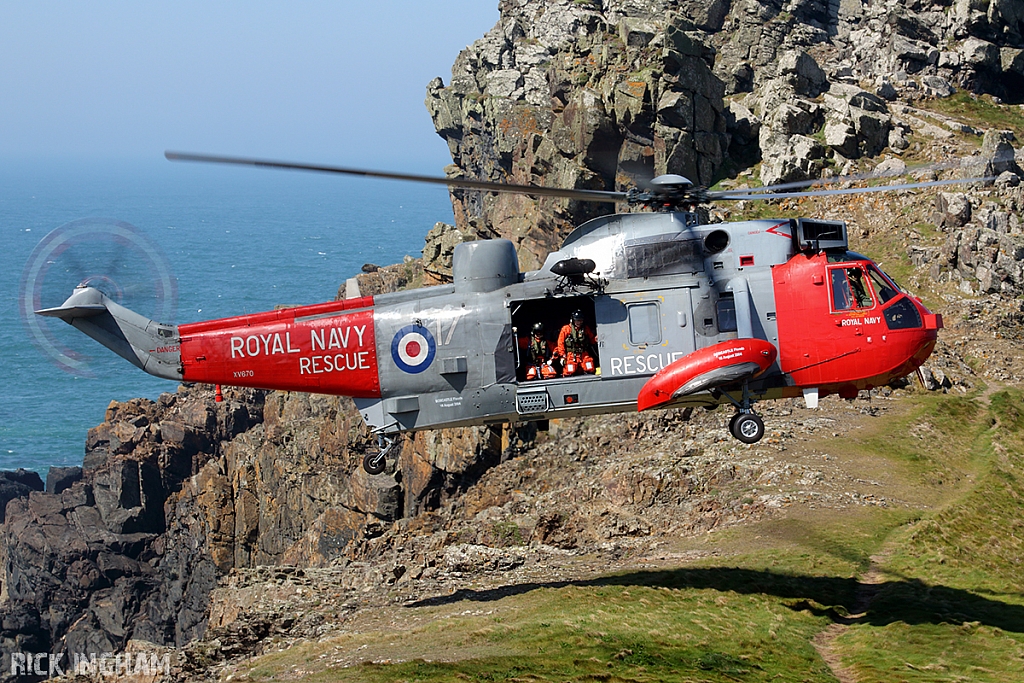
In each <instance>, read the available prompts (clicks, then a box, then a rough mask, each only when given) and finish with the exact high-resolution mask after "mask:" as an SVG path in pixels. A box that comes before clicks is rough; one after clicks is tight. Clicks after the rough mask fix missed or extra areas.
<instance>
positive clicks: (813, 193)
mask: <svg viewBox="0 0 1024 683" xmlns="http://www.w3.org/2000/svg"><path fill="white" fill-rule="evenodd" d="M992 180H995V176H986V177H982V178H954V179H950V180H930V181H928V182H924V183H901V184H899V185H879V186H877V187H850V188H846V189H842V190H810V191H808V192H778V193H763V194H752V193H750V194H733V193H731V192H722V193H714V194H713V195H711V197H710V198H711V199H713V200H739V199H755V200H756V199H795V198H797V197H827V196H829V195H834V194H864V193H867V192H891V191H893V190H915V189H917V188H920V187H936V186H939V185H963V184H967V183H984V182H989V181H992Z"/></svg>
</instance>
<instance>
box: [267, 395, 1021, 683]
mask: <svg viewBox="0 0 1024 683" xmlns="http://www.w3.org/2000/svg"><path fill="white" fill-rule="evenodd" d="M1022 398H1024V396H1022V395H1021V392H1018V391H1007V392H1002V393H996V394H994V395H993V396H992V397H991V399H990V402H989V403H988V404H986V403H985V402H983V401H982V400H981V399H979V398H958V397H953V396H924V395H919V396H917V397H915V398H913V399H911V408H910V410H908V411H904V412H903V413H902V414H901V415H897V416H893V417H890V418H884V419H882V420H879V421H878V427H877V428H876V429H875V430H874V431H873V432H872V433H870V434H867V435H865V436H864V437H861V438H860V439H859V440H858V441H849V440H848V441H847V442H845V443H844V444H843V446H842V447H843V448H846V449H852V450H851V452H853V451H856V452H857V453H856V454H857V457H864V458H875V459H881V460H883V461H884V466H885V467H886V468H887V469H888V471H889V472H891V473H892V475H893V477H895V478H896V479H898V480H899V481H900V482H901V485H902V486H903V487H904V489H903V490H904V491H905V492H906V494H907V496H908V497H912V498H914V499H916V500H919V501H924V502H926V503H927V504H928V505H930V508H929V509H928V510H926V511H925V512H921V511H920V510H918V511H916V512H915V511H910V510H907V509H892V510H885V509H854V510H850V511H844V512H836V511H817V512H813V513H805V514H803V515H801V514H794V515H792V516H787V518H785V519H781V520H774V521H769V522H766V523H763V524H760V525H755V526H753V527H748V528H745V529H739V530H733V531H731V532H727V533H725V534H716V535H715V536H713V537H712V538H714V539H716V540H715V542H716V543H719V545H720V546H721V547H726V548H731V549H743V552H742V553H739V554H733V555H729V556H728V557H727V561H723V558H722V557H717V558H713V559H712V560H706V561H704V562H702V563H697V564H692V565H687V566H686V567H682V568H678V569H672V570H663V571H642V572H635V573H631V574H625V575H617V576H609V577H605V578H603V579H599V580H595V581H590V582H577V583H573V584H569V585H565V584H551V585H548V586H524V587H518V588H517V589H513V590H511V591H505V592H488V591H478V592H472V591H471V592H463V593H461V594H459V595H457V596H454V597H453V598H451V599H444V598H442V599H439V600H437V601H434V602H435V603H436V604H430V605H424V606H420V607H416V608H406V609H407V611H408V614H409V617H410V618H409V619H408V621H407V622H406V624H405V626H404V627H403V625H402V624H396V625H394V626H385V627H382V629H381V630H380V631H375V632H364V633H355V634H346V635H340V636H337V637H335V638H331V639H327V640H325V641H322V642H320V643H312V644H306V645H302V646H299V647H294V648H292V649H290V650H287V651H285V652H282V653H276V654H272V655H267V656H265V657H262V658H259V659H257V660H256V661H255V662H253V665H254V666H253V668H251V669H249V670H248V678H249V679H251V680H269V679H277V678H281V677H292V676H295V675H299V676H302V677H310V678H312V679H314V680H346V681H347V680H359V681H403V680H404V681H449V680H474V681H496V680H520V681H524V680H533V681H544V680H552V681H554V680H558V681H585V680H586V681H590V680H601V681H769V680H771V681H835V680H836V679H835V677H834V676H833V674H832V673H831V671H830V669H829V668H828V666H827V665H826V664H825V662H824V661H823V660H822V658H821V657H820V656H819V655H818V653H817V651H816V650H815V649H814V647H813V645H812V641H813V640H814V638H815V636H816V635H817V634H818V633H820V632H821V631H823V630H824V629H825V628H827V627H828V626H829V625H830V624H832V623H834V622H836V621H846V620H847V619H846V615H848V614H849V613H850V612H852V611H854V610H855V607H856V606H857V603H858V596H862V595H863V587H862V586H861V584H860V583H859V581H858V579H857V578H856V577H857V576H858V575H861V574H863V573H864V572H865V571H866V570H867V569H868V568H869V567H872V568H873V569H874V570H875V571H876V572H877V571H878V570H881V571H882V572H883V578H884V582H883V583H882V584H881V586H880V588H879V589H878V593H877V595H876V596H875V598H874V600H873V601H872V602H871V604H870V608H869V609H868V611H867V613H866V615H864V616H863V617H861V618H859V619H853V620H852V624H851V626H850V628H848V629H847V630H846V631H845V632H844V633H843V634H842V635H840V636H839V638H838V639H837V640H836V641H835V642H834V644H833V649H834V651H835V652H836V653H837V654H838V655H840V657H841V658H842V661H843V664H844V665H846V666H847V667H848V668H849V669H851V670H852V671H854V672H855V673H856V675H857V676H858V678H859V679H860V680H863V681H886V682H887V683H888V682H891V681H904V680H905V681H949V680H970V681H1020V680H1022V679H1024V674H1022V673H1021V672H1022V671H1024V596H1022V588H1024V575H1022V573H1021V571H1020V566H1021V560H1022V559H1024V548H1022V542H1024V541H1022V539H1024V522H1021V521H1019V520H1020V519H1021V514H1020V510H1019V507H1020V503H1021V497H1022V496H1024V478H1022V476H1024V475H1022V470H1021V467H1022V466H1024V457H1022V453H1024V412H1022V410H1024V409H1022V407H1021V406H1022ZM730 534H732V536H731V537H730ZM755 539H756V540H755ZM872 556H874V558H875V559H874V561H873V560H872V559H871V558H872ZM413 615H415V619H413V618H411V617H413ZM399 619H402V615H401V614H400V615H399ZM359 648H363V650H362V651H364V652H366V653H367V657H368V658H371V659H378V658H380V657H381V656H383V657H387V658H390V659H393V660H398V659H403V660H406V661H403V662H399V663H394V664H386V663H379V664H363V665H359V666H355V667H350V668H332V661H340V660H339V659H336V658H337V657H338V655H340V654H346V653H348V654H350V653H352V652H353V651H357V650H358V649H359ZM374 653H376V656H374Z"/></svg>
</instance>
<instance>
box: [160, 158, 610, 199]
mask: <svg viewBox="0 0 1024 683" xmlns="http://www.w3.org/2000/svg"><path fill="white" fill-rule="evenodd" d="M164 156H165V157H166V158H167V159H168V160H169V161H199V162H204V163H211V164H234V165H238V166H255V167H257V168H280V169H286V170H293V171H314V172H317V173H337V174H341V175H355V176H363V177H366V178H386V179H389V180H409V181H413V182H417V183H431V184H434V185H447V186H448V187H452V188H464V189H469V190H483V191H484V192H511V193H515V194H528V195H537V196H542V197H561V198H564V199H577V200H581V201H588V202H607V203H611V204H614V203H616V202H623V201H626V193H625V192H610V191H607V190H573V189H562V188H555V187H538V186H536V185H515V184H511V183H496V182H492V181H489V180H469V179H464V178H444V177H440V176H426V175H416V174H412V173H391V172H389V171H370V170H366V169H359V168H344V167H341V166H323V165H319V164H299V163H293V162H288V161H270V160H267V159H249V158H243V157H226V156H213V155H207V154H190V153H186V152H169V151H168V152H164Z"/></svg>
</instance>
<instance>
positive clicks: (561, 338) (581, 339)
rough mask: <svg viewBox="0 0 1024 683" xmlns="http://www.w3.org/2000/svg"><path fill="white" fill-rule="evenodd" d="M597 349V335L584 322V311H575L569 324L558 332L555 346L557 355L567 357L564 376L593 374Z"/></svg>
mask: <svg viewBox="0 0 1024 683" xmlns="http://www.w3.org/2000/svg"><path fill="white" fill-rule="evenodd" d="M596 350H597V335H596V334H594V332H593V330H591V329H590V328H589V327H587V326H586V325H584V324H583V312H582V311H573V312H572V316H570V322H569V324H568V325H565V326H563V327H562V331H561V332H559V333H558V346H556V347H555V356H556V357H559V358H564V359H565V366H564V369H563V370H562V376H563V377H571V376H573V375H579V374H582V373H586V374H588V375H593V374H594V371H595V369H596V367H595V364H594V354H595V353H596Z"/></svg>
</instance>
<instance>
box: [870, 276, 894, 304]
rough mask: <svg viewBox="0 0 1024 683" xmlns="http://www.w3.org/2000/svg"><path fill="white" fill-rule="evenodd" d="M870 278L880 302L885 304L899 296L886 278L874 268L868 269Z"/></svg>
mask: <svg viewBox="0 0 1024 683" xmlns="http://www.w3.org/2000/svg"><path fill="white" fill-rule="evenodd" d="M868 276H869V277H870V278H871V285H872V286H873V287H874V288H875V294H877V295H878V300H879V301H881V302H882V303H883V304H884V303H886V302H887V301H889V300H890V299H892V298H894V297H895V296H897V295H898V294H899V292H898V291H897V290H896V289H894V288H893V286H892V285H891V284H889V282H888V281H887V280H886V279H885V278H884V277H882V274H881V273H879V272H878V271H877V270H875V269H874V268H868Z"/></svg>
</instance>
